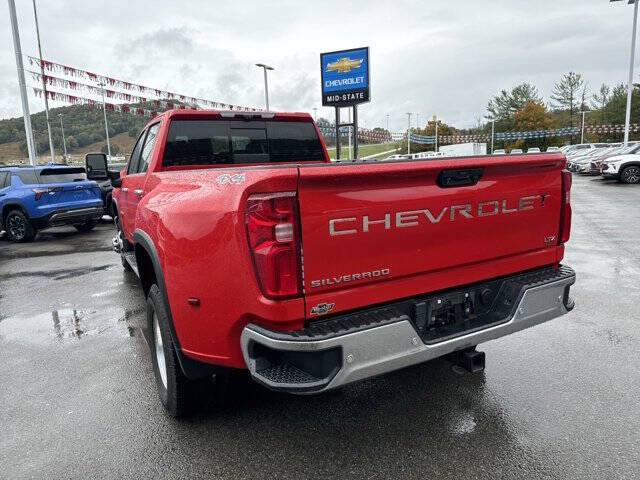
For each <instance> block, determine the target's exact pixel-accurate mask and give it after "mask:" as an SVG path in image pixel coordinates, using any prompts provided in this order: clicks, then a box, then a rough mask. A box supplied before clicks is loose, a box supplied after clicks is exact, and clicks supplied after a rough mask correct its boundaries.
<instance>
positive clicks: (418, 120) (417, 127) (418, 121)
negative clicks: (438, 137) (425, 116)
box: [416, 113, 420, 130]
mask: <svg viewBox="0 0 640 480" xmlns="http://www.w3.org/2000/svg"><path fill="white" fill-rule="evenodd" d="M416 129H418V130H419V129H420V114H419V113H416Z"/></svg>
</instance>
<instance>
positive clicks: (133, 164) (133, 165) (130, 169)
mask: <svg viewBox="0 0 640 480" xmlns="http://www.w3.org/2000/svg"><path fill="white" fill-rule="evenodd" d="M146 134H147V131H146V130H145V131H143V132H142V133H141V134H140V136H139V137H138V141H137V142H136V145H135V146H134V147H133V151H132V152H131V157H130V158H129V165H128V166H127V175H131V174H133V173H137V172H138V160H139V159H140V150H142V143H143V142H144V137H145V136H146Z"/></svg>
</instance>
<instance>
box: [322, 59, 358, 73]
mask: <svg viewBox="0 0 640 480" xmlns="http://www.w3.org/2000/svg"><path fill="white" fill-rule="evenodd" d="M363 61H364V58H358V59H356V60H352V59H350V58H349V57H343V58H339V59H338V60H336V61H335V62H331V63H327V72H331V71H336V72H338V73H348V72H350V71H351V69H352V68H358V67H359V66H360V65H362V62H363Z"/></svg>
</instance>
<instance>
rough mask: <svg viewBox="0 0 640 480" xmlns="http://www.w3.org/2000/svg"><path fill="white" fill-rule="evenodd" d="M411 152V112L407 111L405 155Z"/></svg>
mask: <svg viewBox="0 0 640 480" xmlns="http://www.w3.org/2000/svg"><path fill="white" fill-rule="evenodd" d="M410 153H411V112H407V155H409V154H410Z"/></svg>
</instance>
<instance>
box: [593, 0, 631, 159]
mask: <svg viewBox="0 0 640 480" xmlns="http://www.w3.org/2000/svg"><path fill="white" fill-rule="evenodd" d="M618 1H620V0H609V2H618ZM627 3H628V4H629V5H631V4H633V31H632V32H631V60H630V61H629V82H628V83H627V111H626V114H625V119H624V146H625V147H626V146H627V145H628V144H629V122H630V120H631V94H632V93H633V64H634V57H635V54H636V27H637V25H638V0H628V1H627ZM583 124H584V122H583Z"/></svg>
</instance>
